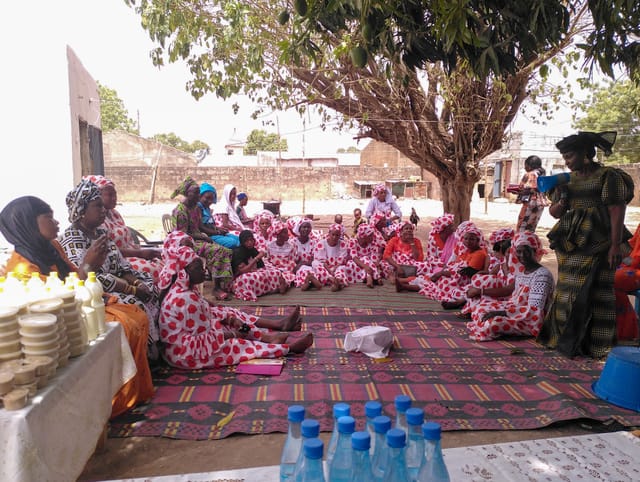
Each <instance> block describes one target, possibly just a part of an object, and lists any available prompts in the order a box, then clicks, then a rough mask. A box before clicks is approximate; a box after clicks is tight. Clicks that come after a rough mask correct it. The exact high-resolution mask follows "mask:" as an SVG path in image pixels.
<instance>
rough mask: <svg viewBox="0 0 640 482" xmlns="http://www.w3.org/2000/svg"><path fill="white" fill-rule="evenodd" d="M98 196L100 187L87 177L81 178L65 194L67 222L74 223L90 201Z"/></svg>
mask: <svg viewBox="0 0 640 482" xmlns="http://www.w3.org/2000/svg"><path fill="white" fill-rule="evenodd" d="M98 198H100V188H99V187H98V186H96V185H95V184H94V183H92V182H91V181H89V180H88V179H83V180H81V181H80V183H79V184H78V185H77V186H76V187H75V188H73V190H71V191H70V192H69V194H67V198H66V203H67V209H68V210H69V222H71V223H75V222H76V221H77V220H78V219H80V218H81V217H82V216H83V215H84V213H85V212H86V210H87V206H88V205H89V203H90V202H91V201H95V200H96V199H98Z"/></svg>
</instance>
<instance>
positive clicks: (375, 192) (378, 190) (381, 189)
mask: <svg viewBox="0 0 640 482" xmlns="http://www.w3.org/2000/svg"><path fill="white" fill-rule="evenodd" d="M381 192H385V193H386V192H387V186H385V185H384V184H377V185H376V187H374V188H373V195H374V196H377V195H378V194H380V193H381Z"/></svg>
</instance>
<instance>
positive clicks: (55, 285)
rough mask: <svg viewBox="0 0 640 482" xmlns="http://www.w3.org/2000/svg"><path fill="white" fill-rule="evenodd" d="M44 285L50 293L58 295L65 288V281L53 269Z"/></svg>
mask: <svg viewBox="0 0 640 482" xmlns="http://www.w3.org/2000/svg"><path fill="white" fill-rule="evenodd" d="M44 287H45V289H46V290H47V293H49V295H51V296H57V295H58V294H60V293H61V292H62V291H63V290H64V282H63V281H62V280H61V279H60V278H59V277H58V272H57V271H51V272H50V273H49V276H47V281H46V282H45V284H44Z"/></svg>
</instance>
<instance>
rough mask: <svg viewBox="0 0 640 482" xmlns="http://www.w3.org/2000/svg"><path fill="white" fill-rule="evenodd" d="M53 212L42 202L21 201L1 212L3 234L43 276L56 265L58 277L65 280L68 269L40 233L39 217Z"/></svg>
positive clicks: (30, 199)
mask: <svg viewBox="0 0 640 482" xmlns="http://www.w3.org/2000/svg"><path fill="white" fill-rule="evenodd" d="M52 212H53V210H52V209H51V206H49V205H48V204H47V203H46V202H44V201H43V200H42V199H39V198H37V197H35V196H23V197H19V198H17V199H14V200H13V201H11V202H10V203H9V204H7V205H6V206H5V208H4V209H3V210H2V212H0V231H1V232H2V235H3V236H4V237H5V238H6V240H7V241H9V242H10V243H11V244H13V246H14V249H15V250H16V252H17V253H18V254H20V255H22V256H23V257H25V258H26V259H28V260H29V261H31V262H32V263H33V264H35V265H36V266H38V268H39V270H40V273H42V274H44V275H48V274H49V273H50V271H51V266H54V265H55V266H57V268H58V276H59V277H60V278H61V279H64V278H66V277H67V275H68V274H69V266H68V265H67V263H66V262H65V260H64V259H62V257H61V256H60V254H59V253H58V251H57V250H56V249H55V248H54V247H53V245H52V244H51V242H50V241H49V240H48V239H45V238H44V237H43V236H42V234H40V230H39V229H38V221H37V217H38V216H39V215H41V214H48V213H52Z"/></svg>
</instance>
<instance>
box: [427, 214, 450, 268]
mask: <svg viewBox="0 0 640 482" xmlns="http://www.w3.org/2000/svg"><path fill="white" fill-rule="evenodd" d="M455 229H456V226H455V223H454V216H453V214H450V213H445V214H443V215H442V216H440V217H437V218H436V219H434V220H433V221H431V231H429V237H428V238H427V253H426V261H427V265H428V266H429V270H430V271H429V273H425V274H427V275H429V276H431V275H432V274H434V273H435V272H436V271H440V270H441V269H443V268H444V267H445V266H446V264H447V263H448V262H449V261H450V260H451V257H452V256H453V248H454V247H455V244H456V237H455V236H454V232H455Z"/></svg>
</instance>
